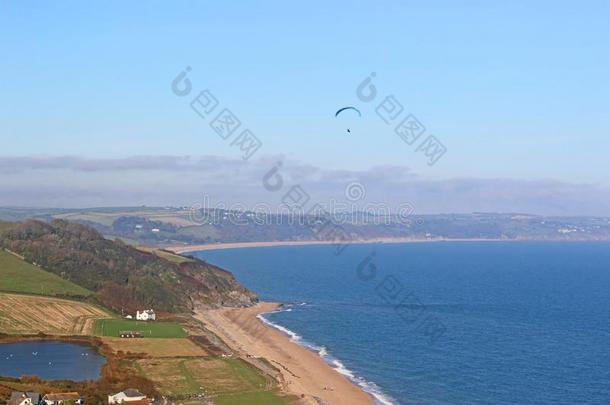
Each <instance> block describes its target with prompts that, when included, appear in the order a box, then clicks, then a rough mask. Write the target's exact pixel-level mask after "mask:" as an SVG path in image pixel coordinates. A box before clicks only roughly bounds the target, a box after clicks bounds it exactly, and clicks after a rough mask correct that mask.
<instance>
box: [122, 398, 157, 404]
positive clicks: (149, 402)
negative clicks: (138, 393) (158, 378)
mask: <svg viewBox="0 0 610 405" xmlns="http://www.w3.org/2000/svg"><path fill="white" fill-rule="evenodd" d="M152 402H153V401H152V399H148V398H146V399H139V400H137V401H126V402H125V403H126V404H128V405H150V404H152Z"/></svg>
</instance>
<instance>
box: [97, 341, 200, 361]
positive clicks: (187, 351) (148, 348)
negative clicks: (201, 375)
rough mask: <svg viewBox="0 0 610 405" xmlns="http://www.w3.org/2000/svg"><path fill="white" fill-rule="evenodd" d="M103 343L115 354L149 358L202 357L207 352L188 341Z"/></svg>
mask: <svg viewBox="0 0 610 405" xmlns="http://www.w3.org/2000/svg"><path fill="white" fill-rule="evenodd" d="M104 343H106V344H107V345H109V346H110V347H111V348H112V349H113V350H114V351H115V352H116V351H119V350H120V351H123V352H125V353H127V352H131V353H144V354H145V355H147V356H150V357H156V358H163V357H202V356H207V355H208V352H207V351H205V350H204V349H203V348H201V347H199V346H198V345H196V344H195V343H193V342H192V341H190V340H189V339H183V338H178V339H164V338H158V339H121V338H104Z"/></svg>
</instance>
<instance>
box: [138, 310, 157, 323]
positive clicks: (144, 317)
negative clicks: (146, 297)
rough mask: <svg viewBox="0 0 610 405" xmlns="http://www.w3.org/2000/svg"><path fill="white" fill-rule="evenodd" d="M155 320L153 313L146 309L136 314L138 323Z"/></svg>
mask: <svg viewBox="0 0 610 405" xmlns="http://www.w3.org/2000/svg"><path fill="white" fill-rule="evenodd" d="M156 318H157V316H156V315H155V311H153V310H152V309H146V310H144V311H142V312H140V311H137V312H136V319H137V320H138V321H154V320H155V319H156Z"/></svg>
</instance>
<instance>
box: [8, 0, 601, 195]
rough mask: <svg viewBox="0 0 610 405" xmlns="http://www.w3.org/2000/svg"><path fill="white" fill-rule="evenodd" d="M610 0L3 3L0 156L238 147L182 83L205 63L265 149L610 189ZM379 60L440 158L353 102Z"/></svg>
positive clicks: (434, 173)
mask: <svg viewBox="0 0 610 405" xmlns="http://www.w3.org/2000/svg"><path fill="white" fill-rule="evenodd" d="M608 4H609V3H607V2H604V1H598V2H596V1H584V2H556V1H553V2H551V1H536V2H529V1H515V2H499V1H497V2H484V1H480V2H479V1H468V2H449V1H447V2H438V1H431V2H406V1H401V2H398V1H397V2H392V1H385V2H372V1H371V2H359V1H350V2H299V3H296V2H280V1H266V2H262V1H260V2H254V1H242V2H233V3H230V4H229V3H225V2H171V3H170V2H166V3H162V2H121V1H116V2H112V1H110V2H20V1H13V2H10V1H5V2H2V3H1V4H0V49H2V54H3V61H2V63H1V64H0V77H2V81H1V83H2V84H1V88H0V89H1V91H2V95H3V97H2V98H0V121H1V122H2V124H3V125H2V128H1V129H0V140H1V141H2V143H3V145H5V148H4V150H3V152H2V155H3V156H33V155H51V156H66V155H70V156H79V157H87V158H123V157H128V156H136V155H150V156H155V155H171V156H185V155H189V156H197V155H214V156H220V157H223V158H228V159H232V158H239V156H240V155H239V154H238V153H236V151H235V149H234V148H231V147H230V146H229V143H227V142H226V141H223V140H222V139H220V138H219V137H218V136H217V135H216V134H215V133H214V132H213V131H212V130H211V129H210V128H209V126H208V124H207V122H205V121H202V120H201V119H199V118H198V117H197V116H196V115H195V114H193V112H192V110H191V109H190V108H189V104H188V100H185V99H181V98H178V97H176V96H174V95H173V94H172V92H171V90H170V83H171V81H172V80H173V78H174V77H175V76H176V75H177V74H178V73H179V72H180V71H181V70H182V69H184V68H185V66H191V67H192V69H193V70H192V72H191V73H190V75H189V78H190V79H191V80H192V83H193V86H194V88H195V89H196V90H200V89H201V90H203V89H205V88H209V89H210V90H211V91H212V92H213V93H214V94H215V95H216V96H217V98H218V99H219V100H220V102H221V104H222V105H223V106H226V107H228V108H230V109H231V110H232V111H234V112H235V114H236V115H237V116H238V117H239V118H240V119H241V121H242V122H243V123H244V125H245V126H247V127H248V128H250V129H251V130H252V131H253V132H254V133H255V134H256V135H257V136H258V137H259V138H260V139H261V140H262V141H263V143H264V147H263V148H262V149H261V156H276V155H284V156H286V157H287V158H289V159H292V160H293V161H299V162H305V163H307V164H311V165H315V166H319V167H324V168H327V169H345V170H366V169H368V168H371V167H375V166H381V165H394V166H404V167H408V168H409V169H410V170H412V171H413V172H414V173H417V174H418V175H422V176H426V177H429V178H433V179H446V178H453V177H468V178H470V177H476V178H511V179H520V180H542V179H555V180H558V181H565V182H570V183H588V184H597V185H603V186H610V177H609V176H610V174H609V173H610V170H608V163H607V162H608V159H607V151H608V150H609V149H610V137H609V136H608V135H609V134H610V75H609V74H608V72H610V52H608V50H609V49H610V24H608V16H609V15H610V6H609V5H608ZM370 72H376V74H377V77H376V79H375V85H376V86H377V88H378V89H379V92H380V94H381V95H382V96H385V95H390V94H393V95H394V96H395V97H396V98H397V99H398V100H399V101H400V102H401V103H402V104H403V105H404V107H405V112H410V113H413V114H415V115H416V116H417V117H418V118H419V120H420V121H422V122H423V123H424V125H425V126H426V128H427V130H428V133H431V134H434V135H436V136H437V137H438V138H439V139H440V140H441V141H442V142H443V144H444V145H445V146H446V147H447V153H446V155H445V156H443V158H442V159H441V160H440V161H439V162H438V163H437V164H436V165H434V166H433V167H430V166H428V165H427V164H426V159H425V158H424V157H423V156H422V155H421V154H418V153H416V152H414V148H413V147H409V146H408V145H406V144H404V143H403V142H402V141H401V140H400V139H399V138H398V137H397V136H396V135H395V134H394V133H393V132H392V128H390V127H388V126H386V125H385V124H383V122H382V121H381V120H380V119H379V118H378V117H377V116H376V115H375V112H374V109H375V104H376V103H371V105H368V104H364V103H362V102H361V101H359V100H358V99H357V97H356V94H355V89H356V87H357V85H358V84H359V83H360V82H361V81H362V80H363V79H364V78H365V77H366V76H367V75H368V74H369V73H370ZM345 105H356V106H358V107H360V108H361V110H362V111H363V117H362V118H361V119H355V118H353V119H352V118H351V117H345V118H343V119H342V120H337V119H335V118H334V117H333V113H334V111H335V110H336V109H337V108H339V107H342V106H345ZM347 126H349V127H350V128H351V130H352V134H351V135H350V134H347V133H346V132H345V128H346V127H347Z"/></svg>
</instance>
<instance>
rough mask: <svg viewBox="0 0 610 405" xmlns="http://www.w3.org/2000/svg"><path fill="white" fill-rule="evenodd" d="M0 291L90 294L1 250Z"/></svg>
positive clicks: (79, 295) (43, 293)
mask: <svg viewBox="0 0 610 405" xmlns="http://www.w3.org/2000/svg"><path fill="white" fill-rule="evenodd" d="M0 291H5V292H15V293H29V294H40V295H61V296H75V297H86V296H89V295H91V294H92V292H91V291H89V290H87V289H86V288H83V287H80V286H78V285H76V284H74V283H72V282H70V281H68V280H64V279H63V278H61V277H59V276H57V275H55V274H53V273H49V272H47V271H44V270H42V269H41V268H39V267H36V266H34V265H32V264H30V263H27V262H25V261H24V260H21V259H20V258H19V257H17V256H15V255H13V254H11V253H8V252H6V251H4V250H1V249H0Z"/></svg>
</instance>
